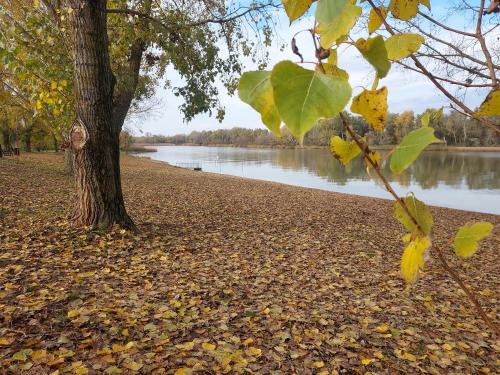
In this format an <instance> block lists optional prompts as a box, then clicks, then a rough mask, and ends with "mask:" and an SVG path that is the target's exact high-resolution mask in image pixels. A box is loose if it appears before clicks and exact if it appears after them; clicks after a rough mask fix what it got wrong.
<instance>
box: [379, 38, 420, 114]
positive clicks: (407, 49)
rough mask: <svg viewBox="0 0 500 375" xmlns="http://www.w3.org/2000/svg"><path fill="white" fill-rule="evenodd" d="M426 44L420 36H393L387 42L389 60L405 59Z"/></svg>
mask: <svg viewBox="0 0 500 375" xmlns="http://www.w3.org/2000/svg"><path fill="white" fill-rule="evenodd" d="M424 42H425V39H424V37H423V36H422V35H419V34H412V33H403V34H396V35H392V36H391V37H389V38H388V39H387V40H386V41H385V48H386V49H387V58H388V59H389V60H394V61H397V60H401V59H404V58H405V57H408V56H410V55H411V54H412V53H413V52H416V51H418V49H419V48H420V46H421V45H422V43H424ZM427 113H429V112H427Z"/></svg>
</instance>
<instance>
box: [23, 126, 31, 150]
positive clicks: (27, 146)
mask: <svg viewBox="0 0 500 375" xmlns="http://www.w3.org/2000/svg"><path fill="white" fill-rule="evenodd" d="M32 135H33V128H32V127H31V126H28V127H27V128H26V130H25V132H24V136H23V140H24V148H25V149H26V152H31V136H32Z"/></svg>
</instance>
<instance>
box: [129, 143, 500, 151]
mask: <svg viewBox="0 0 500 375" xmlns="http://www.w3.org/2000/svg"><path fill="white" fill-rule="evenodd" d="M159 146H200V147H201V146H203V147H242V148H271V149H275V148H276V149H290V148H292V149H293V148H303V149H313V150H314V149H324V148H327V147H326V146H314V145H305V146H284V145H276V146H268V145H235V144H210V145H200V144H194V143H184V144H173V143H134V144H133V145H132V147H131V148H130V150H135V149H137V150H146V151H135V152H154V151H155V150H152V149H151V148H152V147H159ZM395 146H396V145H370V148H371V149H372V150H386V151H390V150H392V149H393V148H394V147H395ZM151 150H152V151H151ZM426 150H427V151H450V152H500V146H488V147H486V146H484V147H483V146H477V147H469V146H442V145H430V146H428V147H427V148H426ZM127 151H128V150H127Z"/></svg>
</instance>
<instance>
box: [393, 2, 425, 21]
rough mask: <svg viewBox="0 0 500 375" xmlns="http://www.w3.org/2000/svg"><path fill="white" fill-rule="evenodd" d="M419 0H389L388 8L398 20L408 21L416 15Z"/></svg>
mask: <svg viewBox="0 0 500 375" xmlns="http://www.w3.org/2000/svg"><path fill="white" fill-rule="evenodd" d="M418 2H419V0H391V3H390V4H389V10H390V11H391V13H392V15H393V16H394V17H395V18H397V19H400V20H403V21H408V20H409V19H410V18H413V17H415V16H416V15H417V11H418Z"/></svg>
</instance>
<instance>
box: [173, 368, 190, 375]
mask: <svg viewBox="0 0 500 375" xmlns="http://www.w3.org/2000/svg"><path fill="white" fill-rule="evenodd" d="M191 372H192V371H191V369H189V368H186V367H182V368H178V369H177V370H175V372H174V375H189V374H191Z"/></svg>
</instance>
